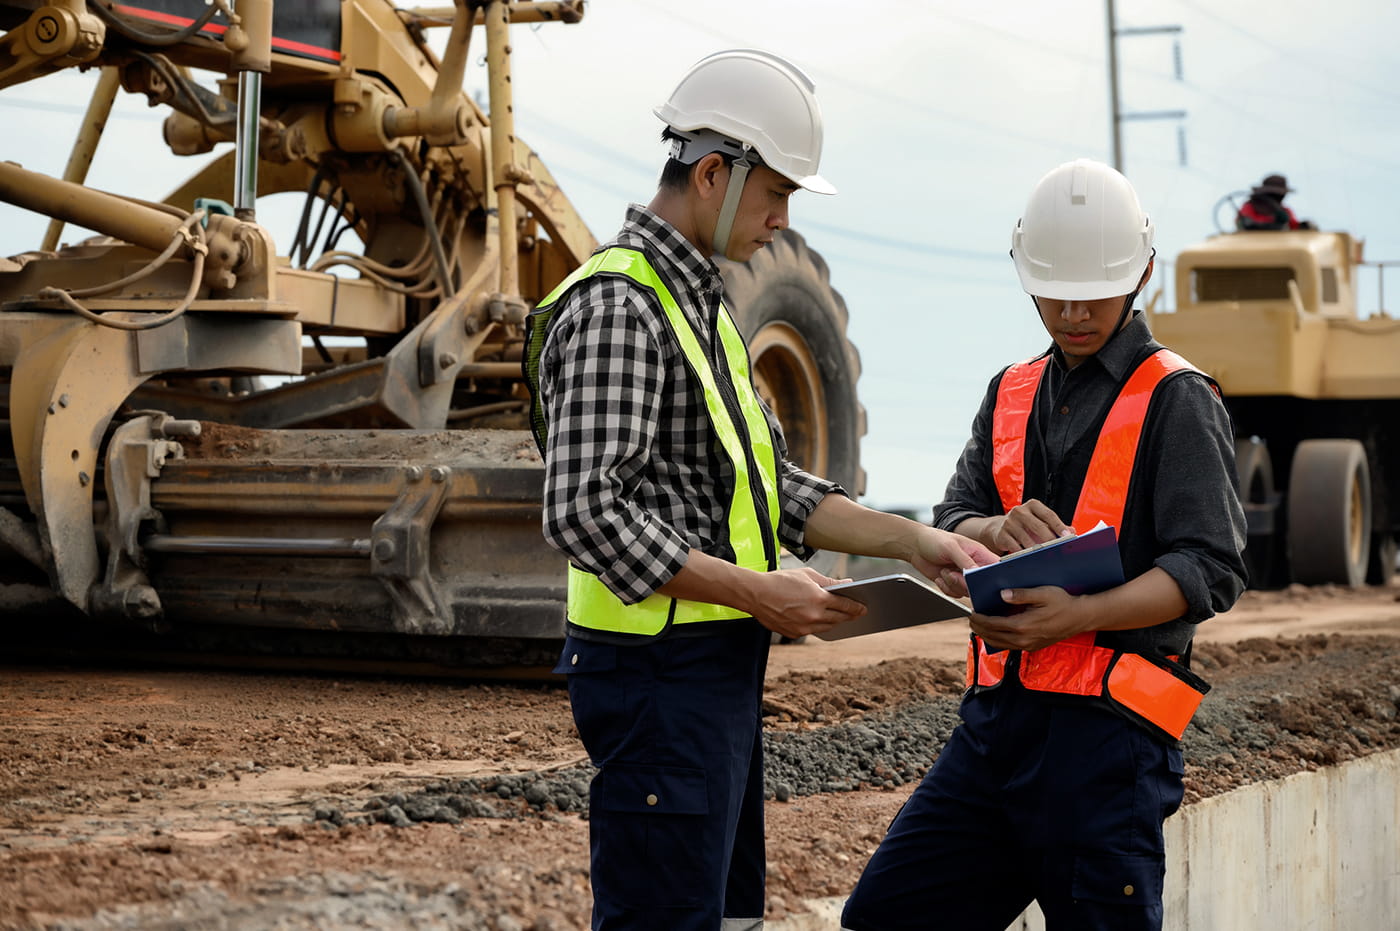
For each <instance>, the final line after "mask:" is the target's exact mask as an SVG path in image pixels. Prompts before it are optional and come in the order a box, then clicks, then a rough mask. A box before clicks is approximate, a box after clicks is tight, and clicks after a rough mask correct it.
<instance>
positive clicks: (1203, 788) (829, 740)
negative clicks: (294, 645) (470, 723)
mask: <svg viewBox="0 0 1400 931" xmlns="http://www.w3.org/2000/svg"><path fill="white" fill-rule="evenodd" d="M1287 686H1288V682H1287V680H1286V678H1283V677H1279V678H1270V677H1263V676H1261V677H1259V678H1255V679H1252V680H1246V681H1243V682H1240V683H1238V684H1232V685H1231V686H1227V687H1225V688H1221V689H1217V690H1216V691H1215V692H1213V693H1212V694H1211V695H1210V696H1209V697H1208V698H1207V700H1206V702H1205V703H1204V704H1203V705H1202V707H1201V709H1200V711H1199V712H1198V713H1197V715H1196V717H1195V718H1194V719H1193V720H1192V722H1191V726H1190V728H1188V730H1187V732H1186V736H1185V738H1184V739H1183V741H1182V744H1183V748H1184V751H1185V755H1186V759H1187V762H1188V764H1189V765H1188V776H1187V784H1188V801H1189V800H1192V799H1195V798H1200V797H1204V796H1207V795H1213V794H1217V793H1219V792H1222V791H1228V790H1229V789H1231V788H1234V787H1236V786H1238V785H1243V784H1246V783H1250V782H1256V781H1260V780H1263V779H1270V778H1276V777H1278V776H1280V775H1286V774H1288V773H1290V772H1296V771H1297V770H1298V769H1300V768H1302V769H1315V768H1317V766H1319V765H1331V764H1334V763H1337V762H1340V761H1343V760H1346V759H1352V758H1355V757H1357V756H1363V755H1365V754H1366V753H1368V752H1371V751H1373V750H1375V749H1378V748H1380V747H1384V746H1391V745H1394V743H1395V734H1396V733H1397V732H1398V731H1400V686H1397V685H1394V684H1390V683H1387V684H1386V685H1385V686H1384V687H1383V688H1381V689H1380V690H1379V691H1376V690H1372V691H1370V692H1362V691H1361V690H1358V689H1342V690H1336V689H1329V690H1323V691H1322V692H1321V693H1320V694H1319V693H1316V692H1313V693H1307V694H1301V695H1300V694H1295V693H1293V692H1291V691H1290V690H1289V689H1288V687H1287ZM957 707H958V699H957V698H954V697H951V696H941V697H936V698H931V699H929V700H927V701H920V702H913V703H910V704H907V705H903V706H900V707H899V708H896V709H893V710H889V711H881V712H876V713H872V714H869V715H866V716H864V717H861V718H859V719H856V720H852V721H847V722H844V723H841V724H836V725H829V726H824V727H814V728H811V729H808V730H785V731H769V732H768V733H766V734H765V735H764V747H765V750H766V776H767V779H766V787H765V793H764V794H765V797H766V798H768V799H776V800H777V801H779V802H787V801H790V800H792V799H794V798H798V797H801V796H807V795H815V794H818V793H829V792H850V791H856V790H858V789H862V788H886V789H892V788H896V787H898V786H902V785H905V784H907V783H911V782H917V781H918V780H919V779H921V778H923V775H924V773H925V772H926V771H927V770H928V767H929V766H930V765H931V764H932V762H933V760H934V758H935V757H937V755H938V753H939V751H940V750H941V749H942V747H943V745H944V743H946V742H947V740H948V737H949V735H951V734H952V732H953V728H954V727H956V726H957V723H958V716H957ZM596 772H597V770H596V769H594V768H593V767H592V766H587V765H584V766H579V767H574V768H570V769H564V770H559V771H555V772H542V773H520V774H515V775H508V776H494V777H488V778H481V779H461V780H451V781H442V782H439V783H437V784H434V785H431V786H429V787H427V788H425V789H423V790H422V791H419V792H414V793H411V794H405V793H396V794H391V795H378V796H375V797H374V798H371V799H370V800H369V801H368V802H367V803H365V806H364V809H363V811H362V812H360V813H357V814H355V815H352V816H350V818H351V819H352V820H361V821H363V820H374V821H379V822H383V823H386V824H393V825H397V826H400V827H405V826H408V825H411V824H414V823H416V822H423V821H437V822H446V823H451V824H455V823H458V822H459V821H461V820H462V819H463V818H521V817H529V816H538V815H545V816H547V817H548V816H552V815H557V813H562V812H577V813H580V814H583V815H584V816H585V817H586V816H587V811H588V785H589V782H590V781H591V780H592V778H593V776H594V775H595V774H596ZM315 815H316V818H317V819H318V820H320V821H321V822H322V823H323V826H326V827H331V826H334V825H338V824H341V823H344V818H345V816H344V815H342V814H341V813H340V812H339V811H334V810H330V811H327V810H318V811H317V812H316V813H315Z"/></svg>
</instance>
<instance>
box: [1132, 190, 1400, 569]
mask: <svg viewBox="0 0 1400 931" xmlns="http://www.w3.org/2000/svg"><path fill="white" fill-rule="evenodd" d="M1218 211H1219V205H1217V214H1218ZM1217 227H1219V224H1218V223H1217ZM1365 264H1366V263H1365V262H1364V260H1363V243H1362V241H1361V240H1359V239H1356V238H1354V237H1353V236H1351V235H1350V234H1348V233H1345V232H1335V231H1323V230H1318V229H1313V228H1300V229H1294V230H1257V231H1224V230H1221V231H1220V232H1218V233H1217V234H1216V235H1213V236H1211V237H1210V238H1208V239H1207V240H1205V241H1204V242H1201V243H1198V244H1196V245H1192V246H1190V247H1188V248H1186V249H1183V250H1182V251H1181V252H1180V253H1179V255H1178V256H1177V260H1176V268H1175V276H1174V286H1175V292H1176V307H1175V310H1174V311H1172V312H1164V311H1161V310H1157V309H1156V308H1155V303H1156V302H1155V301H1154V302H1153V305H1154V306H1149V308H1148V313H1149V319H1150V323H1151V326H1152V331H1153V334H1154V335H1155V336H1156V337H1157V338H1158V339H1159V340H1161V342H1163V343H1164V344H1165V345H1167V346H1170V347H1171V348H1172V349H1174V350H1176V351H1177V352H1180V353H1181V354H1182V355H1184V356H1185V357H1186V358H1188V359H1190V360H1191V361H1192V363H1194V364H1195V365H1196V366H1198V367H1199V368H1201V369H1202V370H1203V371H1205V372H1206V373H1207V374H1209V375H1211V376H1212V377H1214V378H1215V379H1216V381H1217V382H1218V383H1219V385H1220V389H1221V394H1222V397H1223V399H1224V402H1225V406H1226V407H1227V408H1228V409H1229V412H1230V417H1231V419H1232V421H1233V423H1234V429H1235V436H1236V439H1235V465H1236V472H1237V475H1238V478H1239V486H1240V495H1241V500H1242V501H1243V503H1244V506H1245V516H1246V519H1247V522H1248V532H1249V538H1248V544H1247V546H1246V549H1245V558H1246V564H1247V566H1248V569H1249V573H1250V584H1251V586H1252V587H1256V588H1280V587H1283V586H1285V585H1288V584H1290V583H1301V584H1305V585H1314V584H1326V583H1332V584H1338V585H1344V586H1357V585H1361V584H1365V583H1368V582H1369V583H1371V584H1383V583H1385V582H1388V581H1389V580H1390V578H1391V577H1392V576H1393V575H1394V573H1395V570H1396V541H1397V536H1398V535H1400V319H1396V318H1395V317H1393V316H1391V315H1390V314H1388V313H1386V312H1385V311H1384V309H1382V308H1379V307H1378V308H1377V309H1376V311H1375V312H1373V313H1370V314H1366V315H1364V316H1363V315H1362V314H1361V312H1360V310H1359V307H1360V304H1361V296H1360V289H1361V283H1360V281H1359V277H1358V276H1359V275H1360V273H1361V271H1362V269H1363V268H1364V267H1365ZM1385 264H1389V263H1378V265H1379V267H1378V269H1377V274H1378V280H1379V281H1380V282H1382V283H1383V281H1384V278H1383V277H1379V276H1383V275H1384V265H1385ZM1380 293H1381V294H1382V295H1383V294H1384V289H1383V287H1382V288H1381V290H1380ZM1158 297H1160V295H1158Z"/></svg>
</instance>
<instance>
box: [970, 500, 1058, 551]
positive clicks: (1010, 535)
mask: <svg viewBox="0 0 1400 931" xmlns="http://www.w3.org/2000/svg"><path fill="white" fill-rule="evenodd" d="M1072 536H1074V529H1073V528H1072V527H1070V526H1069V525H1067V524H1066V523H1065V522H1064V521H1062V520H1060V516H1059V515H1058V514H1056V513H1055V512H1054V511H1052V510H1050V507H1049V506H1048V505H1046V504H1044V503H1043V502H1041V501H1039V500H1037V499H1035V498H1031V499H1030V500H1028V501H1025V502H1023V503H1021V504H1018V505H1016V506H1015V507H1014V508H1012V509H1011V510H1010V511H1008V512H1007V513H1006V514H1005V515H1003V516H998V517H989V518H986V523H985V524H984V525H983V527H982V529H981V532H980V533H979V534H978V538H979V539H981V540H982V542H983V543H985V544H987V545H988V546H989V547H991V548H992V549H994V550H996V551H997V552H999V553H1014V552H1016V551H1017V550H1024V549H1027V548H1029V547H1032V546H1036V545H1038V544H1040V543H1049V542H1050V541H1051V540H1054V539H1055V538H1057V537H1072Z"/></svg>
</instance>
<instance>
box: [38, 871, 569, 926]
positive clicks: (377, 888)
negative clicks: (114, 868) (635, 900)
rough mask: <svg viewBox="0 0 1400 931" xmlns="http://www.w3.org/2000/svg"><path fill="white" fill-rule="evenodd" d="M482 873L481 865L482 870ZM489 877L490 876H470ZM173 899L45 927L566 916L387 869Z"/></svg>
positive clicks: (509, 922)
mask: <svg viewBox="0 0 1400 931" xmlns="http://www.w3.org/2000/svg"><path fill="white" fill-rule="evenodd" d="M478 872H480V871H478ZM472 879H481V880H484V881H487V882H490V881H493V877H490V876H481V877H472ZM172 891H173V892H175V893H176V894H175V895H174V897H173V898H172V899H171V901H169V902H161V903H152V904H145V905H125V906H119V907H117V908H110V909H104V910H102V911H100V912H98V913H97V914H95V915H93V916H92V917H91V918H88V919H84V920H81V921H65V922H60V923H56V924H53V925H50V926H48V927H49V929H50V931H128V929H131V931H264V929H268V928H276V929H278V931H322V929H325V928H364V929H370V931H410V929H412V931H460V929H463V928H496V929H500V931H504V929H511V931H527V929H529V931H546V929H548V931H556V929H557V931H563V929H564V928H565V927H566V926H565V925H564V924H562V923H550V922H544V923H541V921H538V920H537V921H535V922H534V923H532V924H524V923H522V922H521V921H520V920H518V919H517V918H515V917H514V916H513V915H511V914H509V913H497V912H496V911H495V910H493V909H490V908H484V909H483V907H482V906H481V904H480V903H478V902H473V901H472V900H471V897H470V896H469V895H468V894H467V893H466V889H465V888H464V887H462V886H453V885H448V886H446V887H439V888H420V887H418V886H415V885H414V884H412V883H408V882H405V881H404V880H402V879H399V878H394V877H390V876H386V875H375V874H364V873H361V874H357V875H351V874H348V873H329V874H325V875H313V876H297V877H283V878H281V879H275V880H267V881H264V882H263V883H261V884H260V885H259V886H258V887H257V888H256V889H254V890H252V892H253V893H254V894H255V896H256V900H255V901H248V900H233V899H230V898H229V896H228V895H227V894H226V893H224V892H223V891H222V890H220V889H219V888H217V887H215V886H213V885H210V884H206V883H200V884H193V885H190V886H188V887H185V888H181V889H175V890H172Z"/></svg>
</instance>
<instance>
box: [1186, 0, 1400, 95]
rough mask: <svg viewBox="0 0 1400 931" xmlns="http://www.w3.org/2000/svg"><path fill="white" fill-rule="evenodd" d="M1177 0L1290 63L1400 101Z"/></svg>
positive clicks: (1385, 92) (1242, 27)
mask: <svg viewBox="0 0 1400 931" xmlns="http://www.w3.org/2000/svg"><path fill="white" fill-rule="evenodd" d="M1177 2H1178V3H1180V4H1181V5H1182V6H1185V7H1187V8H1189V9H1191V10H1194V11H1195V12H1196V13H1198V14H1199V15H1201V16H1204V17H1205V18H1206V19H1209V20H1212V21H1214V22H1216V23H1218V24H1219V25H1221V26H1224V27H1225V28H1226V29H1228V30H1230V31H1231V32H1234V33H1236V34H1238V35H1241V36H1244V37H1245V38H1246V39H1249V40H1250V41H1251V42H1254V43H1256V44H1257V45H1261V46H1263V47H1264V48H1266V49H1269V50H1270V51H1272V52H1277V53H1278V54H1279V55H1281V56H1283V57H1284V58H1287V59H1288V62H1289V64H1290V65H1297V66H1299V67H1303V68H1311V69H1313V70H1314V71H1317V72H1319V73H1321V74H1325V75H1327V76H1328V77H1330V78H1332V79H1334V80H1337V81H1341V82H1343V83H1345V84H1350V85H1352V86H1353V87H1359V88H1361V89H1362V90H1364V91H1367V92H1369V93H1372V94H1375V95H1376V96H1378V97H1384V98H1386V99H1387V100H1393V101H1395V102H1397V103H1400V95H1396V94H1395V93H1394V92H1392V91H1389V90H1385V89H1383V88H1380V87H1376V86H1374V85H1371V84H1367V83H1365V82H1363V81H1358V80H1356V79H1355V78H1353V77H1350V76H1349V75H1346V74H1343V73H1341V72H1339V71H1336V70H1334V69H1332V68H1328V67H1326V66H1325V65H1320V64H1318V63H1317V62H1316V61H1313V60H1311V59H1309V58H1308V57H1307V56H1306V55H1301V54H1299V53H1298V52H1296V51H1291V50H1289V49H1286V48H1284V47H1283V46H1281V45H1277V44H1275V43H1273V42H1271V41H1269V40H1268V39H1265V38H1264V37H1262V36H1260V35H1259V34H1257V33H1255V32H1253V31H1251V30H1249V29H1246V28H1245V27H1244V26H1241V25H1239V24H1238V23H1235V22H1232V21H1230V20H1228V19H1225V18H1224V17H1223V16H1218V15H1217V14H1215V13H1213V12H1211V11H1210V10H1208V9H1206V8H1205V7H1203V6H1201V5H1200V4H1198V3H1196V2H1194V0H1177Z"/></svg>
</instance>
